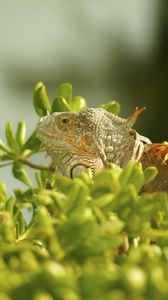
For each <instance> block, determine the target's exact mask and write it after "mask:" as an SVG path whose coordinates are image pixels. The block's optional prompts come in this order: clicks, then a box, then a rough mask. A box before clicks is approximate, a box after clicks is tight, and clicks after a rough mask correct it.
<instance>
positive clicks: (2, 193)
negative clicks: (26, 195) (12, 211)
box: [0, 181, 7, 203]
mask: <svg viewBox="0 0 168 300" xmlns="http://www.w3.org/2000/svg"><path fill="white" fill-rule="evenodd" d="M6 200H7V191H6V185H5V184H4V183H3V182H2V181H0V203H1V202H6Z"/></svg>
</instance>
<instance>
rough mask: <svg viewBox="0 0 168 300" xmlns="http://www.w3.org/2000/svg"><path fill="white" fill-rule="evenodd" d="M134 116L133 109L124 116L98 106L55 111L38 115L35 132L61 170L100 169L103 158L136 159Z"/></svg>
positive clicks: (71, 171)
mask: <svg viewBox="0 0 168 300" xmlns="http://www.w3.org/2000/svg"><path fill="white" fill-rule="evenodd" d="M134 119H135V113H134V114H133V115H132V117H129V118H128V119H123V118H120V117H117V116H115V115H113V114H111V113H109V112H107V111H105V110H104V109H99V108H95V109H94V108H86V109H84V110H83V111H81V112H80V113H75V112H63V113H57V112H55V113H52V114H51V115H47V116H45V117H42V118H41V119H40V121H39V122H38V125H37V134H38V137H39V139H40V140H41V141H42V143H43V145H44V148H45V150H46V151H47V153H48V154H49V155H50V156H51V157H52V159H53V161H54V163H55V164H56V166H57V168H58V170H59V171H60V173H61V174H63V175H67V176H71V177H72V176H73V175H74V174H75V173H76V172H79V171H81V170H83V169H88V168H90V169H91V170H92V172H93V173H94V172H95V171H99V170H101V169H103V167H104V165H105V163H106V162H115V163H117V164H119V165H121V166H122V165H124V164H126V163H127V162H128V161H129V160H131V159H136V154H137V153H136V154H135V153H134V152H135V147H136V142H137V135H138V134H137V133H136V132H135V131H134V130H132V131H131V130H130V124H131V126H132V123H133V122H135V120H134ZM138 137H139V135H138ZM139 145H143V144H142V142H141V141H140V139H139V142H138V145H137V146H138V147H139ZM137 151H139V149H137ZM134 156H135V157H134Z"/></svg>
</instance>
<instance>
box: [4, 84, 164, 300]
mask: <svg viewBox="0 0 168 300" xmlns="http://www.w3.org/2000/svg"><path fill="white" fill-rule="evenodd" d="M33 102H34V106H35V110H36V112H37V114H38V115H40V116H43V115H45V114H46V113H47V111H49V112H52V111H80V110H81V109H82V108H84V107H86V101H85V100H84V99H83V98H82V97H79V96H77V97H72V87H71V85H70V84H63V85H61V86H59V88H58V89H57V93H56V97H55V99H54V101H53V102H52V103H51V102H50V101H49V99H48V96H47V92H46V89H45V86H44V85H43V84H42V83H38V84H37V85H36V87H35V92H34V97H33ZM102 107H103V108H105V109H107V110H109V111H111V112H113V113H116V114H118V113H119V105H118V104H117V103H116V102H114V101H111V102H108V103H106V104H103V105H102ZM25 135H26V126H25V124H24V123H23V122H20V123H19V124H18V127H17V132H16V134H14V133H13V129H12V125H11V124H10V123H8V124H7V125H6V144H5V143H4V142H2V141H0V161H1V164H0V166H1V167H3V166H4V167H5V166H6V165H8V164H11V165H12V172H13V176H15V177H16V178H17V179H19V180H20V181H22V182H23V183H24V184H25V186H26V187H25V189H18V188H17V189H15V190H14V192H13V194H12V195H11V196H9V195H8V193H7V191H6V187H5V184H4V183H3V182H1V183H0V299H1V300H9V299H14V300H23V299H24V300H26V299H28V300H31V299H32V300H52V299H58V300H80V299H81V300H111V299H112V300H125V299H129V300H130V299H133V300H141V299H142V300H143V299H146V300H147V299H154V300H158V299H161V300H162V299H165V300H167V299H168V199H167V194H166V193H154V194H150V193H140V190H141V188H142V186H143V185H144V184H145V183H148V182H149V181H150V180H152V179H153V178H154V176H155V175H156V169H155V168H153V167H150V168H148V169H146V170H145V171H144V172H143V170H142V167H141V164H140V163H137V162H132V163H130V164H129V165H128V166H126V167H125V168H124V169H123V170H122V169H120V168H119V167H118V166H116V165H114V164H109V165H108V168H107V169H106V170H104V171H102V172H100V173H98V174H96V175H95V176H93V177H92V176H91V174H86V173H81V174H80V175H78V176H77V177H76V178H74V179H73V180H72V179H68V178H66V177H59V176H57V175H56V174H55V173H54V172H53V166H52V165H49V166H47V165H43V164H42V165H37V164H34V163H33V162H32V161H31V156H33V155H37V153H39V152H40V151H41V148H40V142H39V140H38V138H37V137H36V134H35V131H34V132H33V133H32V135H31V136H30V137H29V138H27V140H26V138H25ZM25 166H29V167H31V168H34V170H35V171H34V175H35V176H34V177H35V179H36V181H35V180H34V179H30V177H29V175H28V174H27V172H26V171H25ZM33 182H36V183H33ZM25 209H26V210H29V211H31V212H32V218H31V220H30V222H27V221H26V217H25V216H26V213H25ZM127 238H128V240H129V249H127V248H128V245H127Z"/></svg>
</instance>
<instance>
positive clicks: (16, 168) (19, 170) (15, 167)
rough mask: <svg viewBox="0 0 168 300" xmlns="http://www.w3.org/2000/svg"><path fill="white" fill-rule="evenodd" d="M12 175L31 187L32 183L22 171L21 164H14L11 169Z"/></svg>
mask: <svg viewBox="0 0 168 300" xmlns="http://www.w3.org/2000/svg"><path fill="white" fill-rule="evenodd" d="M12 172H13V175H14V176H15V178H17V179H18V180H20V181H22V182H23V183H25V184H26V185H28V186H29V187H32V182H31V180H30V178H29V176H28V175H27V172H26V171H25V170H24V168H23V165H22V164H21V163H18V162H15V163H14V165H13V168H12Z"/></svg>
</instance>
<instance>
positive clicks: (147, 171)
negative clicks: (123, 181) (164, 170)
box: [144, 167, 158, 184]
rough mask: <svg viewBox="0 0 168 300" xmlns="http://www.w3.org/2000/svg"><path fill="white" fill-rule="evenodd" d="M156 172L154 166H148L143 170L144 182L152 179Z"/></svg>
mask: <svg viewBox="0 0 168 300" xmlns="http://www.w3.org/2000/svg"><path fill="white" fill-rule="evenodd" d="M157 174H158V170H157V168H155V167H148V168H146V169H145V170H144V184H147V183H149V182H150V181H152V180H153V179H154V178H155V177H156V175H157Z"/></svg>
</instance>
